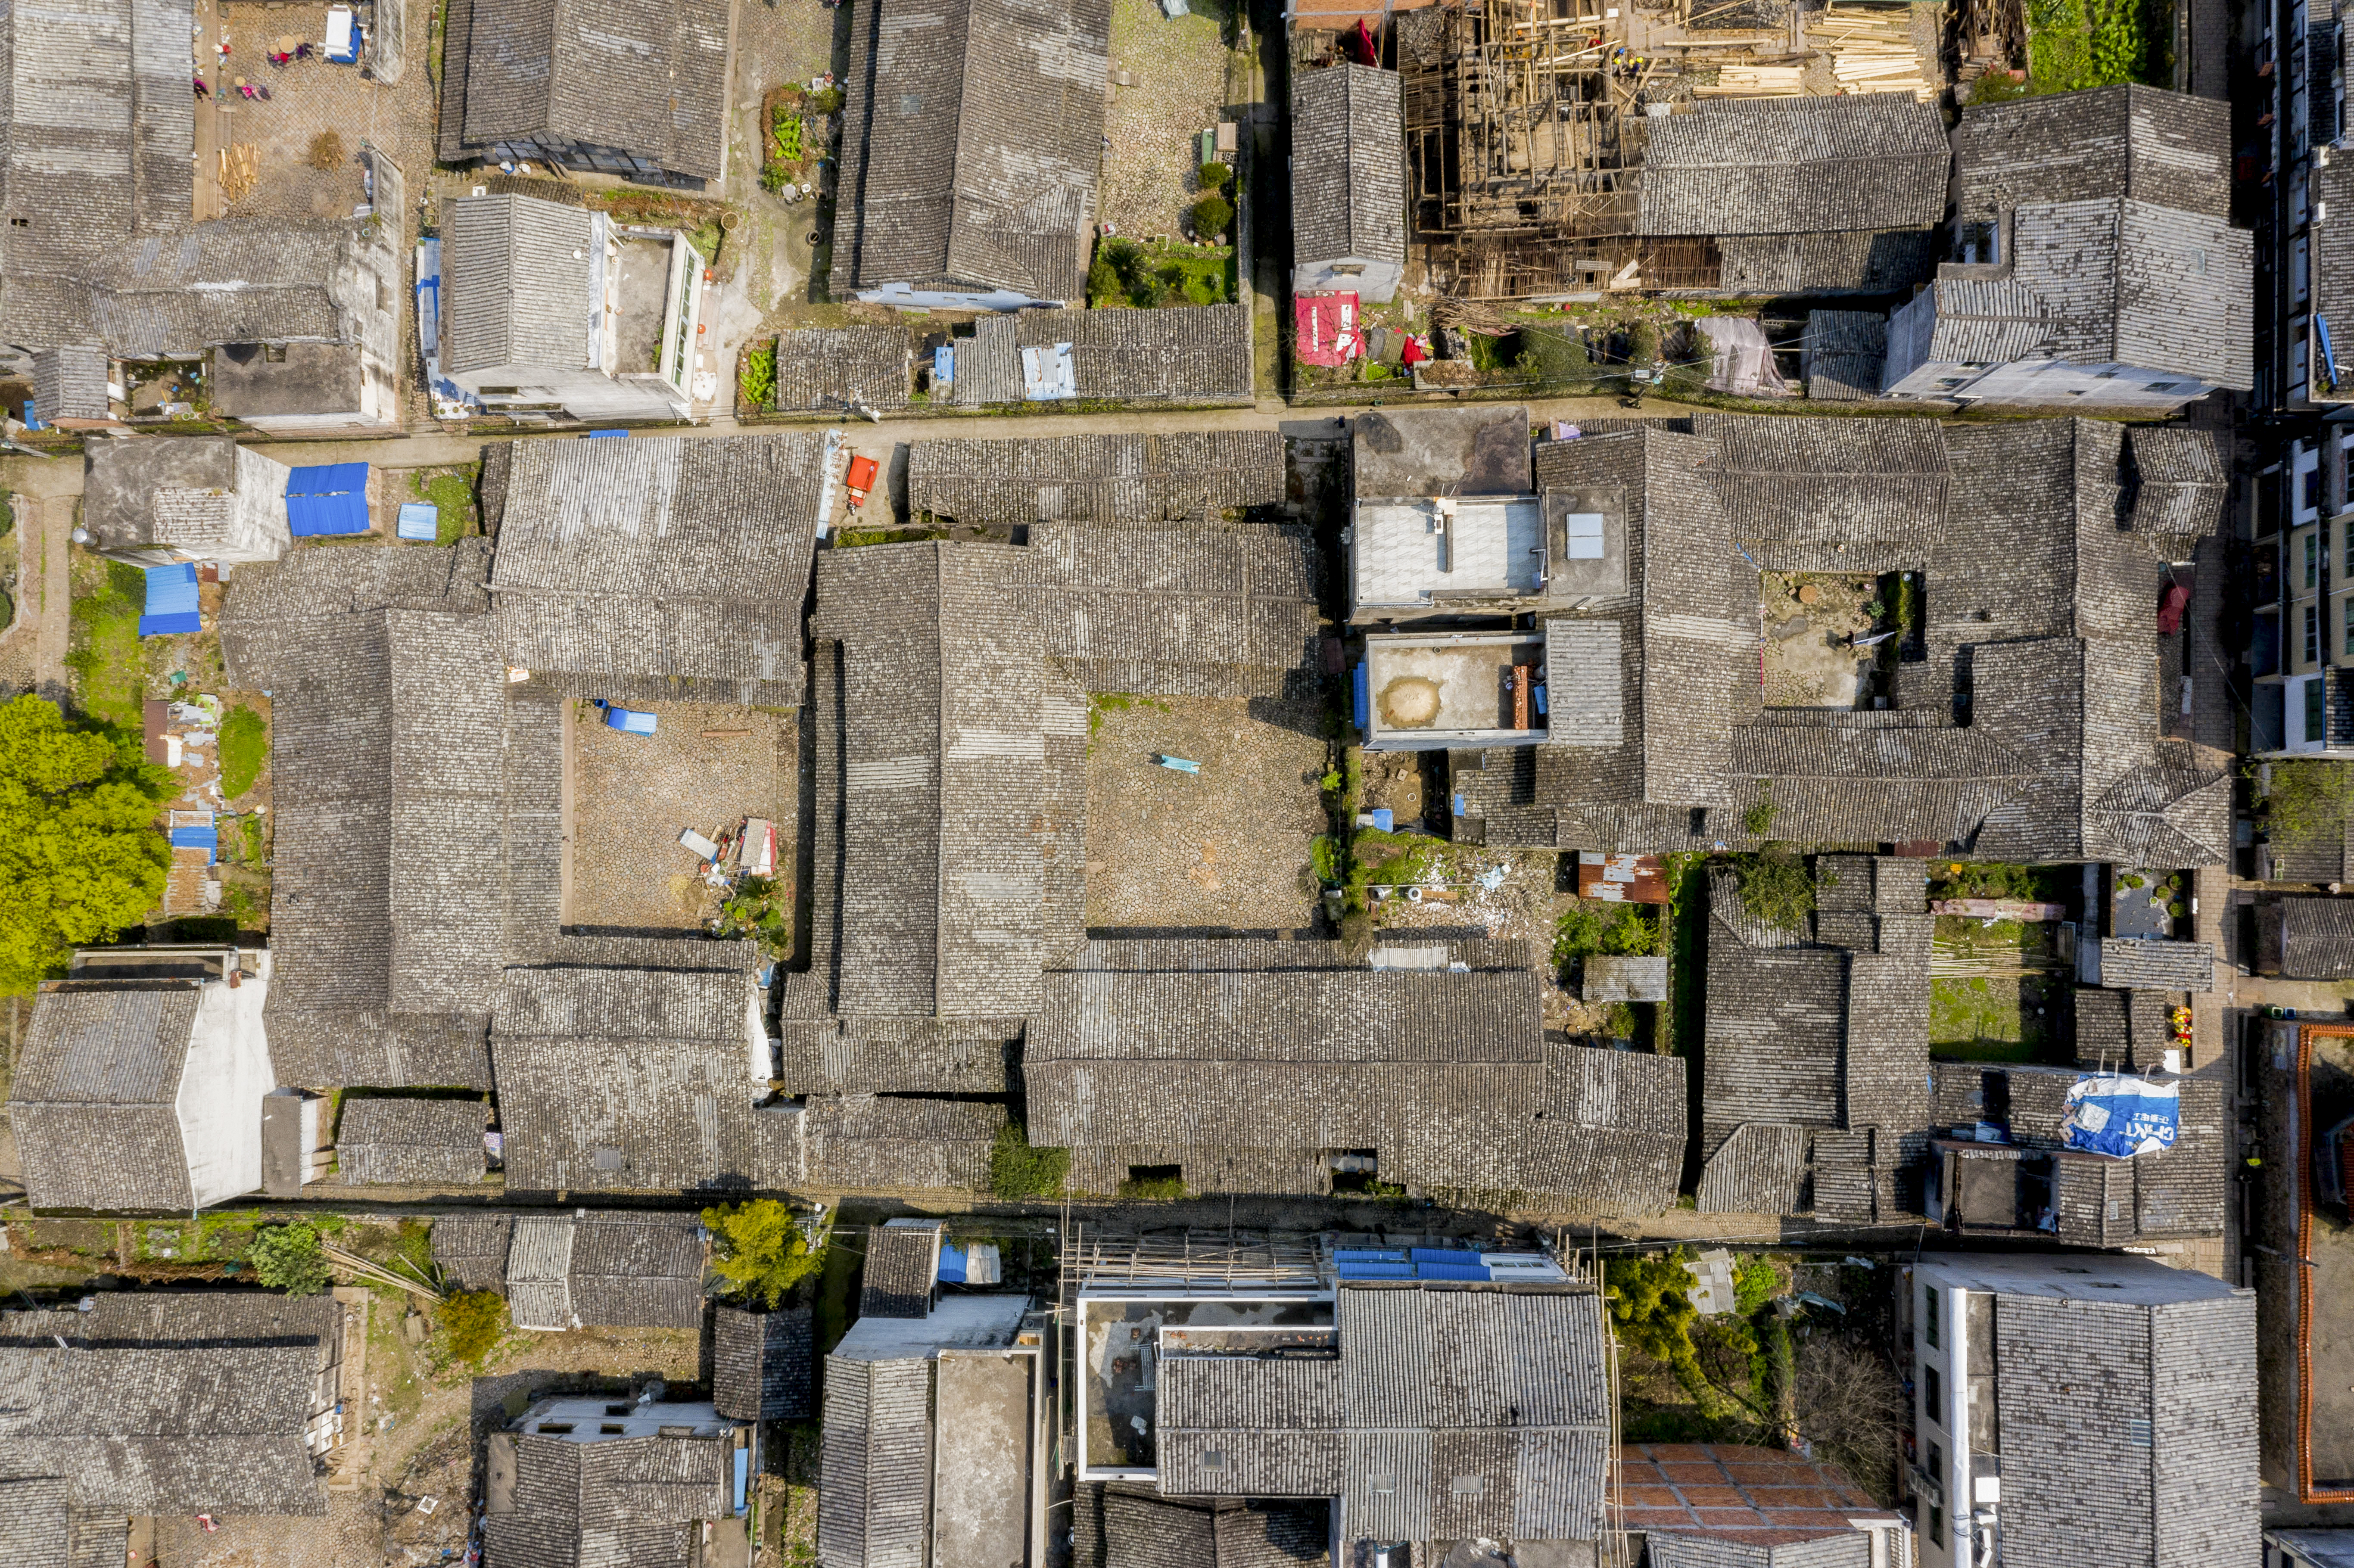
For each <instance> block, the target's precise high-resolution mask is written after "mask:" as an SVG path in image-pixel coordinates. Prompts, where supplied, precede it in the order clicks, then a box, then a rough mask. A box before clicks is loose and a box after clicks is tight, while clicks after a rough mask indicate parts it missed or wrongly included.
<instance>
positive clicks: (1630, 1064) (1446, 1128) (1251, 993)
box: [1023, 943, 1683, 1212]
mask: <svg viewBox="0 0 2354 1568" xmlns="http://www.w3.org/2000/svg"><path fill="white" fill-rule="evenodd" d="M1186 945H1191V944H1186ZM1126 946H1128V944H1119V943H1097V944H1090V947H1089V949H1088V956H1087V958H1086V959H1082V962H1086V963H1090V964H1092V963H1094V962H1096V961H1097V956H1098V955H1116V954H1117V953H1118V950H1119V948H1123V947H1126ZM1154 946H1156V947H1159V948H1171V947H1177V946H1180V944H1155V945H1154ZM1202 946H1204V947H1206V946H1209V944H1202ZM1116 963H1117V959H1116V958H1115V959H1114V962H1113V963H1111V964H1106V965H1105V966H1104V967H1099V968H1086V969H1076V970H1065V971H1058V972H1055V973H1053V974H1050V975H1049V976H1047V981H1046V994H1045V999H1044V1008H1043V1009H1042V1011H1041V1012H1040V1013H1039V1015H1038V1016H1037V1017H1036V1018H1035V1019H1034V1021H1033V1022H1032V1025H1031V1030H1030V1033H1029V1036H1028V1038H1027V1040H1026V1042H1025V1044H1024V1049H1023V1085H1024V1089H1025V1093H1026V1097H1027V1106H1028V1115H1029V1136H1030V1139H1031V1140H1032V1141H1033V1142H1034V1143H1037V1144H1040V1145H1055V1146H1062V1147H1071V1148H1073V1149H1074V1150H1076V1151H1079V1152H1077V1153H1076V1154H1075V1163H1074V1171H1075V1180H1076V1179H1077V1177H1076V1172H1078V1171H1080V1170H1081V1169H1082V1168H1083V1167H1084V1169H1085V1170H1086V1171H1090V1172H1097V1173H1099V1172H1101V1171H1104V1170H1106V1169H1107V1168H1111V1169H1116V1168H1118V1167H1119V1166H1122V1165H1126V1164H1161V1163H1176V1164H1180V1165H1182V1166H1183V1167H1184V1168H1185V1174H1186V1180H1187V1182H1188V1184H1189V1185H1192V1186H1194V1187H1196V1188H1200V1189H1204V1190H1218V1189H1220V1188H1222V1187H1224V1186H1225V1185H1226V1184H1227V1183H1228V1182H1230V1181H1231V1182H1235V1183H1238V1184H1243V1185H1244V1187H1245V1190H1248V1184H1249V1183H1255V1182H1264V1181H1272V1180H1277V1179H1278V1178H1280V1179H1281V1180H1283V1181H1284V1182H1285V1185H1284V1186H1283V1187H1281V1188H1279V1189H1278V1190H1285V1191H1309V1192H1324V1191H1327V1190H1329V1185H1330V1176H1329V1173H1328V1172H1327V1171H1325V1170H1324V1169H1323V1165H1324V1161H1323V1158H1322V1156H1323V1154H1324V1153H1325V1152H1328V1151H1341V1150H1362V1149H1373V1150H1377V1151H1378V1154H1379V1158H1380V1160H1381V1171H1382V1174H1383V1176H1384V1179H1385V1180H1388V1181H1406V1182H1414V1183H1418V1184H1424V1185H1431V1186H1442V1187H1455V1188H1468V1189H1477V1190H1481V1191H1490V1192H1499V1191H1518V1192H1544V1193H1549V1194H1553V1195H1558V1196H1562V1197H1566V1198H1570V1199H1573V1200H1575V1201H1576V1202H1580V1203H1581V1204H1584V1205H1586V1206H1591V1207H1596V1208H1624V1209H1626V1210H1628V1211H1633V1212H1643V1211H1645V1210H1647V1209H1648V1210H1650V1211H1656V1210H1658V1209H1659V1208H1662V1207H1665V1206H1666V1205H1667V1204H1668V1203H1670V1202H1673V1199H1674V1192H1675V1186H1676V1181H1677V1176H1678V1173H1679V1171H1680V1170H1681V1148H1682V1127H1683V1101H1682V1096H1683V1085H1682V1067H1681V1063H1680V1062H1678V1061H1676V1060H1675V1059H1674V1058H1670V1057H1653V1056H1648V1055H1642V1054H1629V1053H1620V1052H1611V1051H1595V1050H1585V1049H1580V1048H1578V1047H1575V1046H1570V1045H1553V1044H1548V1043H1547V1042H1546V1041H1545V1039H1544V1038H1543V1031H1542V1029H1541V1028H1540V1019H1539V1017H1538V1008H1537V1005H1536V1003H1537V994H1536V992H1537V986H1536V979H1535V977H1534V976H1533V975H1532V974H1531V973H1530V972H1529V971H1527V970H1526V969H1511V970H1491V971H1479V970H1475V971H1472V972H1469V973H1455V972H1450V971H1448V970H1446V969H1437V970H1433V969H1346V968H1331V969H1265V968H1253V969H1216V970H1213V969H1196V968H1191V967H1187V968H1177V967H1171V968H1167V969H1129V968H1121V967H1114V965H1115V964H1116ZM1285 1173H1288V1174H1285ZM1090 1179H1091V1180H1092V1179H1093V1178H1090Z"/></svg>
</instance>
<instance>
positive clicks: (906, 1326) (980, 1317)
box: [833, 1296, 1030, 1361]
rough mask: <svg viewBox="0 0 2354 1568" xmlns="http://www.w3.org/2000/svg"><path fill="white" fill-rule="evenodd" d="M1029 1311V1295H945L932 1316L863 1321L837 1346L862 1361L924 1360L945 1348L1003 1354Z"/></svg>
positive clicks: (837, 1351)
mask: <svg viewBox="0 0 2354 1568" xmlns="http://www.w3.org/2000/svg"><path fill="white" fill-rule="evenodd" d="M1029 1310H1030V1298H1028V1297H1027V1296H943V1297H941V1298H940V1300H939V1304H938V1306H936V1307H934V1308H932V1314H931V1316H930V1317H928V1318H861V1319H858V1321H857V1322H855V1323H853V1324H852V1325H851V1326H850V1332H848V1333H847V1334H844V1335H843V1337H842V1342H841V1343H840V1344H838V1345H836V1346H834V1348H833V1353H834V1354H835V1355H837V1356H844V1357H847V1358H848V1359H850V1360H852V1361H911V1360H912V1361H921V1360H923V1359H924V1358H926V1357H928V1356H930V1355H933V1354H935V1353H936V1352H938V1351H944V1350H967V1351H991V1350H1002V1349H1003V1348H1005V1347H1006V1346H1008V1345H1011V1344H1012V1343H1013V1338H1014V1335H1015V1334H1017V1333H1019V1332H1020V1331H1021V1328H1022V1319H1023V1316H1024V1315H1026V1314H1027V1313H1028V1312H1029Z"/></svg>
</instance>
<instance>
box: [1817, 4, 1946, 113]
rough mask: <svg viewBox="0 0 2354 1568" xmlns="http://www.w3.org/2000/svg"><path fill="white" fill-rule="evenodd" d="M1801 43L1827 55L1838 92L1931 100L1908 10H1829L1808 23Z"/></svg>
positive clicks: (1930, 83)
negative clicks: (1897, 94) (1902, 94)
mask: <svg viewBox="0 0 2354 1568" xmlns="http://www.w3.org/2000/svg"><path fill="white" fill-rule="evenodd" d="M1807 42H1808V44H1810V45H1812V46H1813V47H1814V48H1818V49H1820V50H1821V51H1822V52H1823V53H1825V54H1827V55H1829V56H1830V58H1831V74H1832V76H1833V77H1834V78H1836V79H1838V82H1839V90H1840V91H1841V92H1909V93H1911V94H1912V95H1913V96H1914V98H1916V99H1919V100H1921V101H1924V102H1926V101H1928V100H1930V99H1933V98H1935V97H1936V95H1937V84H1936V82H1935V81H1934V80H1933V79H1932V78H1931V74H1930V72H1929V70H1928V69H1927V68H1925V67H1924V66H1923V65H1922V63H1921V56H1920V54H1919V52H1918V51H1917V50H1915V49H1914V47H1913V7H1912V6H1910V5H1832V6H1830V7H1829V8H1828V9H1827V10H1825V11H1824V12H1823V14H1822V15H1821V16H1819V17H1818V18H1815V19H1812V20H1810V21H1808V24H1807Z"/></svg>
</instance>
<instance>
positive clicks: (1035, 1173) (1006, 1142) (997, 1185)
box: [989, 1123, 1071, 1202]
mask: <svg viewBox="0 0 2354 1568" xmlns="http://www.w3.org/2000/svg"><path fill="white" fill-rule="evenodd" d="M1070 1171H1071V1151H1070V1150H1067V1149H1033V1148H1032V1147H1031V1146H1030V1139H1029V1135H1028V1134H1027V1133H1025V1132H1024V1131H1023V1129H1022V1128H1018V1127H1015V1126H1013V1125H1012V1124H1011V1123H1009V1124H1007V1125H1006V1126H1004V1127H1001V1128H998V1129H997V1141H996V1143H994V1144H993V1145H991V1148H990V1150H989V1190H990V1191H991V1192H993V1193H995V1194H996V1195H997V1196H998V1197H1001V1198H1003V1199H1006V1200H1008V1201H1009V1202H1018V1201H1020V1200H1022V1199H1023V1198H1052V1197H1055V1196H1056V1195H1057V1194H1059V1193H1060V1192H1062V1190H1063V1179H1064V1178H1065V1177H1066V1176H1067V1175H1069V1174H1070Z"/></svg>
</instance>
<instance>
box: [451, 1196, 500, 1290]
mask: <svg viewBox="0 0 2354 1568" xmlns="http://www.w3.org/2000/svg"><path fill="white" fill-rule="evenodd" d="M513 1239H514V1215H513V1214H443V1215H440V1217H439V1218H437V1219H435V1220H434V1222H433V1261H434V1263H435V1264H436V1265H437V1266H440V1269H441V1271H442V1272H443V1273H444V1274H446V1275H448V1276H449V1277H451V1279H452V1280H454V1281H456V1282H457V1284H458V1285H459V1286H460V1287H462V1288H464V1289H467V1290H497V1291H504V1290H505V1289H506V1284H507V1247H508V1244H509V1243H510V1242H511V1241H512V1240H513Z"/></svg>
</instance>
